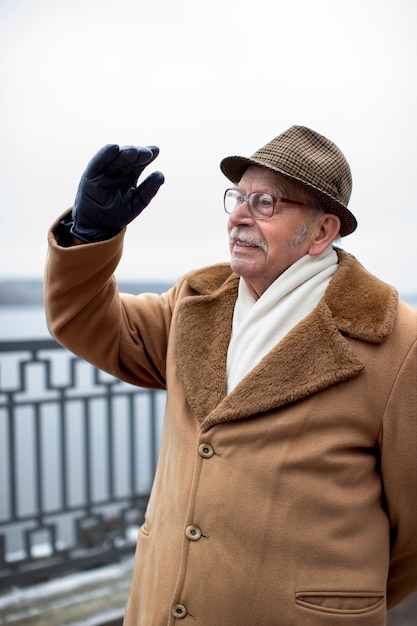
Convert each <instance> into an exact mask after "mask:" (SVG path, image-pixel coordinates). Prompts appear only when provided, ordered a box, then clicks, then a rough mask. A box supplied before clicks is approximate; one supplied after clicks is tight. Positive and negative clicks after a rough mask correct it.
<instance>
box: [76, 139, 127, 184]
mask: <svg viewBox="0 0 417 626" xmlns="http://www.w3.org/2000/svg"><path fill="white" fill-rule="evenodd" d="M118 154H119V146H118V145H117V144H114V143H109V144H107V145H106V146H103V148H101V149H100V150H99V151H98V152H97V153H96V154H95V155H94V156H93V158H92V159H91V160H90V162H89V163H88V165H87V167H86V170H85V172H84V175H85V176H86V177H87V178H96V176H99V175H100V174H102V173H103V171H104V170H105V169H106V167H107V166H108V165H109V163H111V162H112V161H113V160H114V159H115V157H116V156H117V155H118Z"/></svg>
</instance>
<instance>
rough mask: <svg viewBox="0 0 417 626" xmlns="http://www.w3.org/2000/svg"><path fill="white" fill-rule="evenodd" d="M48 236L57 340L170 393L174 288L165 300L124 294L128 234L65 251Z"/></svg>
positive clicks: (51, 314) (49, 293)
mask: <svg viewBox="0 0 417 626" xmlns="http://www.w3.org/2000/svg"><path fill="white" fill-rule="evenodd" d="M57 228H58V222H57V223H56V224H55V225H54V227H53V228H52V230H51V231H50V233H49V236H48V244H49V246H48V256H47V261H46V271H45V283H44V291H45V309H46V319H47V324H48V328H49V330H50V332H51V334H52V336H53V337H55V339H56V340H57V341H58V342H59V343H61V344H62V345H63V346H65V347H66V348H68V349H69V350H70V351H71V352H73V353H74V354H77V355H78V356H80V357H81V358H83V359H85V360H86V361H89V362H90V363H93V364H94V365H95V366H96V367H98V368H100V369H102V370H104V371H106V372H109V373H110V374H112V375H114V376H116V377H117V378H120V379H121V380H125V381H127V382H129V383H133V384H136V385H139V386H143V387H149V388H156V389H164V388H165V370H166V352H167V345H168V341H169V333H170V326H171V318H172V310H173V307H174V303H175V292H176V289H175V288H173V289H172V290H171V291H170V292H167V293H166V294H163V295H161V296H160V295H158V294H141V295H139V296H131V295H127V294H120V293H119V291H118V289H117V285H116V280H115V278H114V274H113V273H114V271H115V269H116V267H117V264H118V262H119V260H120V257H121V254H122V248H123V238H124V233H123V232H122V233H121V234H119V235H118V236H116V237H114V238H112V239H110V240H107V241H103V242H98V243H91V244H84V245H80V246H74V247H62V246H59V245H58V243H57V239H56V236H55V232H56V230H57Z"/></svg>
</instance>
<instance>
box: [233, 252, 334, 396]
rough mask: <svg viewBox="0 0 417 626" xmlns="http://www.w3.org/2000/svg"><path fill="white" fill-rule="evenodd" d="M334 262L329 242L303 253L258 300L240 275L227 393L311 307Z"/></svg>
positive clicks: (322, 292) (327, 281) (316, 300)
mask: <svg viewBox="0 0 417 626" xmlns="http://www.w3.org/2000/svg"><path fill="white" fill-rule="evenodd" d="M337 263H338V257H337V254H336V251H335V250H334V249H333V247H332V246H331V245H330V246H329V247H328V248H326V250H324V252H322V253H321V254H320V255H319V256H314V257H313V256H310V255H308V254H306V255H305V256H303V257H301V259H299V260H298V261H296V262H295V263H293V265H291V266H290V267H289V268H288V269H287V270H286V271H285V272H283V274H281V275H280V276H278V278H277V279H276V280H275V281H274V282H273V283H272V285H271V286H270V287H268V289H267V290H266V291H265V292H264V293H263V294H262V295H261V297H260V298H259V299H258V300H255V298H253V296H252V295H251V294H250V293H249V289H248V287H247V285H246V283H245V281H244V279H243V278H240V281H239V291H238V297H237V300H236V304H235V309H234V314H233V326H232V336H231V340H230V344H229V350H228V353H227V389H228V392H230V391H231V390H232V389H233V388H234V387H235V386H236V385H237V384H238V383H239V381H240V380H242V378H243V377H244V376H246V374H247V373H248V372H249V371H250V370H251V369H253V367H254V366H255V365H256V364H257V363H258V362H259V361H260V360H261V359H262V357H263V356H265V354H267V352H269V351H270V350H271V349H272V348H273V346H275V345H276V344H277V343H278V342H279V341H280V340H281V339H282V338H283V337H284V335H286V334H287V333H288V331H289V330H291V328H293V327H294V326H295V325H296V324H297V323H298V322H300V321H301V320H302V319H303V318H304V317H305V316H306V315H308V314H309V313H310V312H311V311H312V310H313V309H314V307H315V306H316V305H317V303H318V301H319V300H320V298H321V297H322V296H323V294H324V292H325V291H326V287H327V285H328V284H329V282H330V279H331V277H332V276H333V274H334V272H335V271H336V268H337Z"/></svg>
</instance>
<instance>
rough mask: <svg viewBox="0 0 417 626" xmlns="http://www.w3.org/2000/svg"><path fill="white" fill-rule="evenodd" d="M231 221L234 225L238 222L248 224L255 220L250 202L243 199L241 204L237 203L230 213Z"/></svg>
mask: <svg viewBox="0 0 417 626" xmlns="http://www.w3.org/2000/svg"><path fill="white" fill-rule="evenodd" d="M229 221H230V223H231V224H232V225H233V226H237V225H238V224H243V223H245V224H248V223H252V222H254V221H255V220H254V218H253V217H252V215H251V214H250V211H249V202H248V201H247V200H243V202H241V203H240V204H237V205H236V206H235V208H234V209H233V211H232V212H231V213H230V216H229Z"/></svg>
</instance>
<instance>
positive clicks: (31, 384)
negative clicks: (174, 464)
mask: <svg viewBox="0 0 417 626" xmlns="http://www.w3.org/2000/svg"><path fill="white" fill-rule="evenodd" d="M164 403H165V395H164V393H163V392H155V391H150V390H146V389H142V388H138V387H134V386H132V385H128V384H126V383H122V382H121V381H119V380H117V379H115V378H113V377H111V376H109V375H107V374H105V373H104V372H102V371H100V370H98V369H96V368H94V367H93V366H91V365H89V364H87V363H85V362H84V361H82V360H81V359H79V358H77V357H75V356H74V355H72V354H70V353H69V352H68V351H66V350H65V349H63V348H62V347H61V346H60V345H59V344H57V343H56V342H55V341H53V340H52V339H51V340H44V341H12V342H11V341H9V342H2V343H0V588H4V587H10V586H13V585H21V584H27V583H30V582H35V581H40V580H45V579H48V578H50V577H52V576H56V575H57V574H63V573H67V572H70V571H77V570H80V569H85V568H88V567H93V566H96V565H101V564H104V563H111V562H116V561H118V560H119V559H120V558H121V556H122V555H125V554H129V553H133V552H134V549H135V545H136V536H137V530H138V527H139V525H140V524H141V523H142V521H143V515H144V510H145V507H146V504H147V500H148V497H149V492H150V488H151V484H152V480H153V476H154V471H155V466H156V458H157V452H158V446H159V437H160V430H161V428H162V421H163V407H164Z"/></svg>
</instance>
